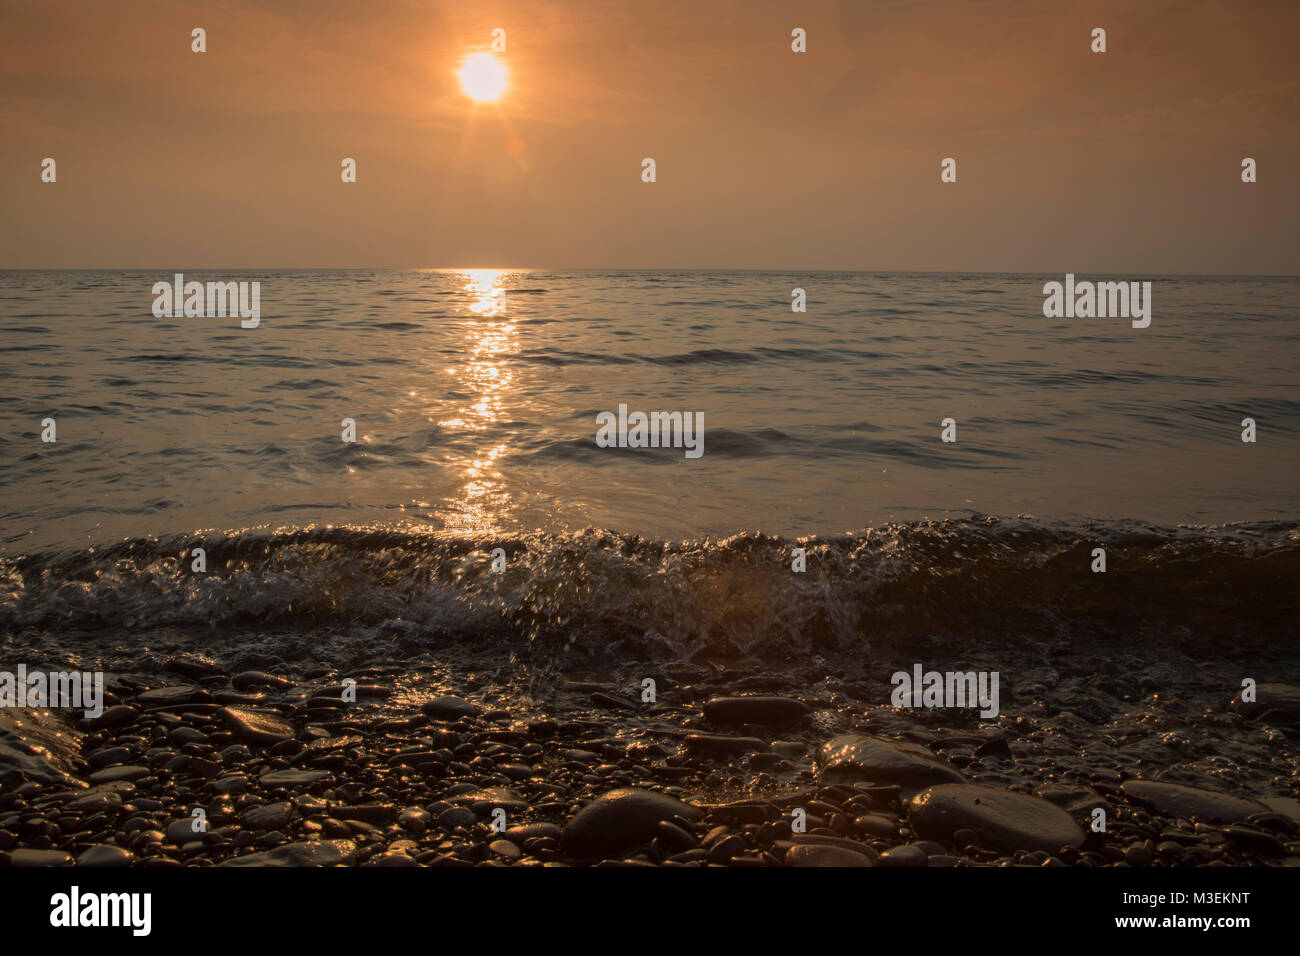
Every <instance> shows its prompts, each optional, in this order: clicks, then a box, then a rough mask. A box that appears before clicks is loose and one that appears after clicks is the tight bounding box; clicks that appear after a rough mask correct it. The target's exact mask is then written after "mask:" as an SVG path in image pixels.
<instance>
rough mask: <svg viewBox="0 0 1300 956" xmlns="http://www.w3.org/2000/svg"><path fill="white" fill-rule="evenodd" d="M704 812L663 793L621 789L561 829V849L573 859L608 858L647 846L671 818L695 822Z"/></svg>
mask: <svg viewBox="0 0 1300 956" xmlns="http://www.w3.org/2000/svg"><path fill="white" fill-rule="evenodd" d="M701 816H703V812H702V811H701V810H699V809H698V808H696V807H693V806H690V805H689V804H686V803H682V802H681V801H680V800H677V799H675V798H673V797H669V796H666V795H665V794H662V793H652V792H650V791H648V790H636V789H620V790H612V791H610V792H609V793H607V794H605V795H603V796H601V797H598V798H596V799H595V800H593V801H592V802H591V803H589V804H587V805H586V806H585V807H583V808H582V809H581V810H579V811H578V813H577V814H576V815H574V817H573V819H571V820H570V821H569V823H568V825H567V826H566V827H565V828H564V834H563V837H564V848H565V850H566V851H568V852H569V853H570V854H572V855H573V856H576V857H598V856H609V855H611V854H616V853H619V852H621V851H623V850H626V849H629V848H631V847H634V846H638V845H640V844H642V843H649V842H650V841H651V840H653V839H654V838H655V836H656V835H657V834H658V831H659V823H660V822H661V821H663V820H670V819H672V818H673V817H681V818H682V819H683V820H688V821H689V820H697V819H699V818H700V817H701Z"/></svg>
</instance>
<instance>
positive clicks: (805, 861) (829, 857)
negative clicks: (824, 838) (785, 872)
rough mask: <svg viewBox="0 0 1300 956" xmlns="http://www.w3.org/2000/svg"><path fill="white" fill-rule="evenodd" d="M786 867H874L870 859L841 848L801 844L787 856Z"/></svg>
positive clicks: (792, 848) (788, 851)
mask: <svg viewBox="0 0 1300 956" xmlns="http://www.w3.org/2000/svg"><path fill="white" fill-rule="evenodd" d="M785 865H786V866H872V865H873V864H872V862H871V860H870V859H869V858H867V857H865V856H863V855H862V854H861V853H856V852H854V851H853V850H848V849H845V848H844V847H840V846H823V845H821V844H816V843H800V844H797V845H796V846H792V847H790V849H789V850H787V851H786V854H785Z"/></svg>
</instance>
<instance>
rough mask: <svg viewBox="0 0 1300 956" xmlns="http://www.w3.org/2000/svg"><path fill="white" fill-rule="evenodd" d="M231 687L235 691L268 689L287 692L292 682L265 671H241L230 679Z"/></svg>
mask: <svg viewBox="0 0 1300 956" xmlns="http://www.w3.org/2000/svg"><path fill="white" fill-rule="evenodd" d="M230 683H231V685H232V686H233V687H234V688H235V690H258V689H264V688H270V689H272V690H287V689H288V688H290V687H292V686H293V681H291V680H286V679H285V678H283V677H280V676H279V675H278V674H268V673H267V672H266V671H241V672H240V673H238V674H236V675H235V676H234V677H232V678H230Z"/></svg>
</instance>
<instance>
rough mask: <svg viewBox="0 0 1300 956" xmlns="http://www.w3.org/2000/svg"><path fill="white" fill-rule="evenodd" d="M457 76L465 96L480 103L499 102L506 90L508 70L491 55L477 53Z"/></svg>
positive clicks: (467, 61)
mask: <svg viewBox="0 0 1300 956" xmlns="http://www.w3.org/2000/svg"><path fill="white" fill-rule="evenodd" d="M456 75H457V76H459V77H460V86H461V89H463V90H464V91H465V94H466V95H467V96H468V97H469V98H470V99H472V100H476V101H478V102H479V103H491V102H492V101H493V100H498V99H500V98H501V94H502V93H504V92H505V90H506V68H505V66H503V65H502V64H501V62H500V61H499V60H498V59H497V58H496V57H494V56H493V55H492V54H491V53H475V54H474V55H473V56H471V57H470V58H469V59H468V60H466V61H465V65H464V66H462V67H461V68H460V72H459V73H458V74H456Z"/></svg>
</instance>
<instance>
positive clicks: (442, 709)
mask: <svg viewBox="0 0 1300 956" xmlns="http://www.w3.org/2000/svg"><path fill="white" fill-rule="evenodd" d="M420 710H422V711H423V712H424V713H425V715H426V716H428V717H432V718H433V719H434V720H460V719H461V718H462V717H477V716H478V715H479V714H480V713H482V710H481V708H479V707H478V706H477V705H476V704H471V703H470V702H469V701H467V700H461V699H460V698H459V697H435V698H434V699H433V700H430V701H425V703H424V704H422V705H421V706H420Z"/></svg>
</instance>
